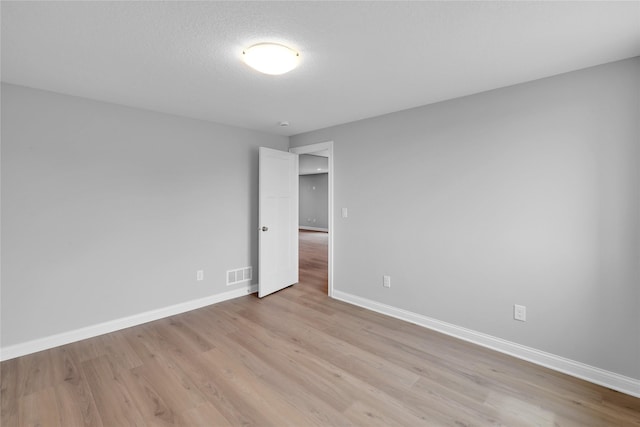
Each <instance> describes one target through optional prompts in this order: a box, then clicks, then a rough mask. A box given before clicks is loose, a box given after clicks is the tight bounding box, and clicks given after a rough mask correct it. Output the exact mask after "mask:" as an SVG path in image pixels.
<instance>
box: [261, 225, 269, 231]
mask: <svg viewBox="0 0 640 427" xmlns="http://www.w3.org/2000/svg"><path fill="white" fill-rule="evenodd" d="M260 230H262V231H267V230H269V227H267V226H263V227H262V228H261V229H260Z"/></svg>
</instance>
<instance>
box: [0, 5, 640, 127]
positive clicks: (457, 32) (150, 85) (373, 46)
mask: <svg viewBox="0 0 640 427" xmlns="http://www.w3.org/2000/svg"><path fill="white" fill-rule="evenodd" d="M0 7H1V13H2V34H1V36H2V51H1V55H2V57H1V60H2V80H3V81H6V82H9V83H14V84H20V85H25V86H31V87H35V88H41V89H47V90H52V91H56V92H61V93H67V94H71V95H78V96H84V97H89V98H95V99H99V100H104V101H110V102H115V103H120V104H125V105H130V106H135V107H140V108H146V109H151V110H157V111H163V112H168V113H173V114H178V115H183V116H188V117H195V118H200V119H206V120H211V121H215V122H220V123H225V124H230V125H235V126H241V127H246V128H251V129H257V130H261V131H266V132H270V133H277V134H283V135H293V134H297V133H301V132H305V131H310V130H313V129H318V128H322V127H326V126H330V125H335V124H339V123H345V122H350V121H354V120H358V119H363V118H367V117H372V116H376V115H380V114H385V113H390V112H393V111H398V110H403V109H407V108H411V107H416V106H420V105H425V104H429V103H433V102H437V101H441V100H445V99H450V98H455V97H459V96H464V95H469V94H472V93H477V92H481V91H485V90H489V89H494V88H498V87H503V86H508V85H512V84H516V83H521V82H525V81H530V80H535V79H538V78H542V77H547V76H551V75H555V74H559V73H563V72H567V71H572V70H576V69H580V68H585V67H589V66H592V65H597V64H602V63H606V62H611V61H615V60H619V59H623V58H628V57H632V56H637V55H640V2H637V1H632V2H53V1H52V2H9V1H3V2H2V3H1V6H0ZM260 41H276V42H280V43H284V44H287V45H289V46H291V47H293V48H295V49H297V50H299V51H300V53H301V57H302V64H301V66H300V67H299V68H297V69H296V70H294V71H293V72H291V73H289V74H286V75H283V76H267V75H262V74H259V73H257V72H255V71H253V70H251V69H249V68H248V67H247V66H246V65H245V64H244V63H242V61H241V51H242V48H243V47H246V46H249V45H251V44H254V43H256V42H260ZM283 120H286V121H289V122H290V126H289V127H280V126H278V122H280V121H283Z"/></svg>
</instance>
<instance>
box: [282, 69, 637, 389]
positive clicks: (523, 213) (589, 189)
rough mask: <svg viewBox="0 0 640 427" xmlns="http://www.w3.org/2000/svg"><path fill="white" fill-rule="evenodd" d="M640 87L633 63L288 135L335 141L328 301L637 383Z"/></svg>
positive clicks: (303, 140) (299, 140) (295, 141)
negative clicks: (385, 278)
mask: <svg viewBox="0 0 640 427" xmlns="http://www.w3.org/2000/svg"><path fill="white" fill-rule="evenodd" d="M639 76H640V59H639V58H634V59H630V60H626V61H621V62H616V63H612V64H607V65H603V66H598V67H594V68H590V69H586V70H581V71H576V72H572V73H568V74H563V75H559V76H555V77H551V78H547V79H543V80H538V81H534V82H530V83H527V84H521V85H517V86H512V87H508V88H504V89H499V90H494V91H490V92H486V93H481V94H477V95H473V96H469V97H465V98H460V99H456V100H452V101H447V102H442V103H438V104H434V105H430V106H425V107H421V108H416V109H412V110H407V111H403V112H399V113H395V114H390V115H385V116H381V117H377V118H373V119H368V120H363V121H359V122H355V123H349V124H345V125H342V126H337V127H332V128H328V129H323V130H318V131H314V132H310V133H306V134H302V135H297V136H294V137H292V138H291V143H292V146H300V145H307V144H311V143H316V142H322V141H329V140H331V141H334V168H335V169H334V171H335V175H334V178H335V197H334V200H335V205H334V206H335V211H334V212H333V215H334V218H336V221H335V243H334V245H335V246H334V250H335V264H334V287H335V289H337V290H340V291H343V292H347V293H351V294H353V295H357V296H361V297H364V298H368V299H371V300H375V301H379V302H382V303H385V304H389V305H391V306H394V307H398V308H402V309H405V310H409V311H412V312H415V313H419V314H422V315H425V316H428V317H432V318H435V319H439V320H442V321H445V322H449V323H452V324H455V325H459V326H462V327H465V328H469V329H472V330H476V331H479V332H483V333H486V334H490V335H493V336H496V337H500V338H503V339H506V340H508V341H511V342H516V343H520V344H523V345H526V346H529V347H533V348H537V349H540V350H543V351H546V352H549V353H553V354H556V355H559V356H564V357H566V358H569V359H572V360H576V361H580V362H583V363H586V364H589V365H592V366H596V367H599V368H602V369H605V370H608V371H612V372H616V373H619V374H622V375H626V376H629V377H632V378H640V363H639V361H640V309H639V308H640V267H639V264H640V252H639V251H640V174H639V170H640V167H639V166H640V165H639V159H640V131H639V125H638V123H639V122H640V107H639V102H640V83H639V80H640V79H639ZM372 171H378V172H376V173H374V172H372ZM365 184H366V185H365ZM342 207H348V208H349V217H348V218H341V217H340V209H341V208H342ZM373 230H375V232H372V231H373ZM383 274H389V275H391V277H392V287H391V288H390V289H386V288H384V287H382V275H383ZM513 304H521V305H525V306H527V310H528V311H527V320H528V321H527V322H526V323H522V322H518V321H515V320H513V311H512V310H513Z"/></svg>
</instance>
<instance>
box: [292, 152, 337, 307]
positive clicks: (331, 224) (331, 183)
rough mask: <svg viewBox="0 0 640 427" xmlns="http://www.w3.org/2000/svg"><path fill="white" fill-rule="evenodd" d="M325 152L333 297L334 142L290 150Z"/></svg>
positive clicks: (330, 275) (330, 273) (330, 293)
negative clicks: (327, 155)
mask: <svg viewBox="0 0 640 427" xmlns="http://www.w3.org/2000/svg"><path fill="white" fill-rule="evenodd" d="M324 150H327V151H328V153H329V216H328V220H329V221H328V226H329V254H328V257H327V261H328V262H327V264H328V268H329V272H328V273H329V274H328V282H329V283H328V294H329V296H330V297H333V235H334V233H335V228H334V227H333V182H334V179H333V141H326V142H319V143H317V144H311V145H303V146H300V147H292V148H289V152H291V153H295V154H312V153H315V152H318V151H324Z"/></svg>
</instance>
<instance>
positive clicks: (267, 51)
mask: <svg viewBox="0 0 640 427" xmlns="http://www.w3.org/2000/svg"><path fill="white" fill-rule="evenodd" d="M242 59H243V60H244V62H245V63H246V64H247V65H248V66H250V67H251V68H253V69H255V70H257V71H260V72H261V73H264V74H271V75H278V74H284V73H287V72H289V71H291V70H293V69H294V68H295V67H297V66H298V63H299V62H300V54H299V53H298V52H296V51H295V50H293V49H290V48H288V47H287V46H283V45H281V44H277V43H259V44H254V45H253V46H251V47H248V48H246V49H245V50H244V51H243V52H242Z"/></svg>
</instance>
